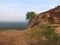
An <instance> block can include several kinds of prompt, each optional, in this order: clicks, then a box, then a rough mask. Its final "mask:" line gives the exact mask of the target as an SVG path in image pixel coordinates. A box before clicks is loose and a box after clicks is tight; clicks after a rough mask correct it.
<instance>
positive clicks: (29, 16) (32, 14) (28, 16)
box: [26, 11, 36, 21]
mask: <svg viewBox="0 0 60 45" xmlns="http://www.w3.org/2000/svg"><path fill="white" fill-rule="evenodd" d="M35 16H36V14H35V12H34V11H31V12H27V14H26V19H27V20H28V21H29V20H31V19H33V18H34V17H35Z"/></svg>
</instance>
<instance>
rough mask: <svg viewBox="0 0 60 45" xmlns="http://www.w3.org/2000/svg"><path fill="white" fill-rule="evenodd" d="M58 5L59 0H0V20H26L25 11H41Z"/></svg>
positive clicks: (59, 3)
mask: <svg viewBox="0 0 60 45" xmlns="http://www.w3.org/2000/svg"><path fill="white" fill-rule="evenodd" d="M58 5H60V0H0V21H8V22H9V21H26V13H27V12H28V11H34V12H35V13H37V14H38V13H41V12H44V11H46V10H49V9H51V8H54V7H56V6H58Z"/></svg>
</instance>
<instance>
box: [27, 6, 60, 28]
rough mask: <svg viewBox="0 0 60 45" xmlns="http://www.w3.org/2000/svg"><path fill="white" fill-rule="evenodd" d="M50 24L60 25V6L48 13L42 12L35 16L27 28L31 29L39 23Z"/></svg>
mask: <svg viewBox="0 0 60 45" xmlns="http://www.w3.org/2000/svg"><path fill="white" fill-rule="evenodd" d="M48 21H49V22H50V23H51V24H54V25H55V24H60V6H57V7H55V8H53V9H50V10H48V11H46V12H42V13H40V14H39V15H37V16H35V18H34V19H32V20H31V21H29V23H28V26H27V28H31V27H33V26H35V25H36V24H38V23H45V22H48Z"/></svg>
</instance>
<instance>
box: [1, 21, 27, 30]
mask: <svg viewBox="0 0 60 45" xmlns="http://www.w3.org/2000/svg"><path fill="white" fill-rule="evenodd" d="M26 27H27V22H0V30H23V29H26Z"/></svg>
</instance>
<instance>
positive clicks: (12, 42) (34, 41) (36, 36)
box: [0, 6, 60, 45]
mask: <svg viewBox="0 0 60 45" xmlns="http://www.w3.org/2000/svg"><path fill="white" fill-rule="evenodd" d="M52 24H53V25H52ZM59 24H60V6H57V7H55V8H53V9H50V10H48V11H46V12H42V13H40V14H39V15H37V16H35V18H34V19H32V20H31V21H30V22H29V23H28V27H27V29H26V30H22V31H17V30H6V31H0V45H60V27H59Z"/></svg>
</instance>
